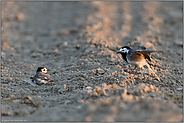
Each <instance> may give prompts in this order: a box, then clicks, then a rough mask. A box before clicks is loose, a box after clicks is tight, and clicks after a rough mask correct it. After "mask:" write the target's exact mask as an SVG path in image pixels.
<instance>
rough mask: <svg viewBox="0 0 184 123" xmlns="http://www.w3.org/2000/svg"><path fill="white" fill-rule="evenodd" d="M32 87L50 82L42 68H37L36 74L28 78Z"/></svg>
mask: <svg viewBox="0 0 184 123" xmlns="http://www.w3.org/2000/svg"><path fill="white" fill-rule="evenodd" d="M30 79H31V82H30V83H31V84H32V85H42V84H45V83H47V82H49V81H50V75H49V74H48V73H47V69H46V68H44V67H38V69H37V71H36V74H35V75H34V76H33V77H30Z"/></svg>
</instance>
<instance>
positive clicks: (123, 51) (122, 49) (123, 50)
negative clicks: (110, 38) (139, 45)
mask: <svg viewBox="0 0 184 123" xmlns="http://www.w3.org/2000/svg"><path fill="white" fill-rule="evenodd" d="M119 52H122V53H128V49H127V48H121V49H120V50H119Z"/></svg>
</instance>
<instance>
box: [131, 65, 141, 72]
mask: <svg viewBox="0 0 184 123" xmlns="http://www.w3.org/2000/svg"><path fill="white" fill-rule="evenodd" d="M136 68H137V66H135V67H134V69H133V70H132V72H131V73H135V72H136V71H138V70H139V69H140V68H138V69H136Z"/></svg>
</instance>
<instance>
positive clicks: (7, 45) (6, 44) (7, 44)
mask: <svg viewBox="0 0 184 123" xmlns="http://www.w3.org/2000/svg"><path fill="white" fill-rule="evenodd" d="M9 48H10V46H9V43H7V42H5V43H4V44H3V50H8V49H9Z"/></svg>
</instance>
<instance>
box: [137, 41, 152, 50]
mask: <svg viewBox="0 0 184 123" xmlns="http://www.w3.org/2000/svg"><path fill="white" fill-rule="evenodd" d="M151 46H153V44H152V43H149V42H143V43H141V44H140V47H141V48H144V49H147V48H149V47H151Z"/></svg>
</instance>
